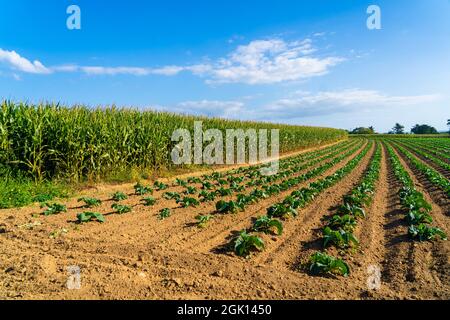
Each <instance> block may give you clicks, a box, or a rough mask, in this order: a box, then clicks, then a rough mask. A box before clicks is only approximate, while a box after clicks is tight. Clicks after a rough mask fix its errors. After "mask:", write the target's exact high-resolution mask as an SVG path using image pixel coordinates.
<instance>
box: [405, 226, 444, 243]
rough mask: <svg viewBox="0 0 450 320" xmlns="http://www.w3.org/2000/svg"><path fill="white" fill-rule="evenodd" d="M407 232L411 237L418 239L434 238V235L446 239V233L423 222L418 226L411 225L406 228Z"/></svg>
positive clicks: (427, 239)
mask: <svg viewBox="0 0 450 320" xmlns="http://www.w3.org/2000/svg"><path fill="white" fill-rule="evenodd" d="M408 233H409V235H410V236H411V238H413V239H418V240H419V241H429V240H434V239H436V237H440V238H441V239H442V240H447V235H446V234H445V232H444V231H442V230H441V229H439V228H435V227H430V226H427V225H425V224H423V223H421V224H419V225H418V226H415V225H412V226H410V227H409V228H408Z"/></svg>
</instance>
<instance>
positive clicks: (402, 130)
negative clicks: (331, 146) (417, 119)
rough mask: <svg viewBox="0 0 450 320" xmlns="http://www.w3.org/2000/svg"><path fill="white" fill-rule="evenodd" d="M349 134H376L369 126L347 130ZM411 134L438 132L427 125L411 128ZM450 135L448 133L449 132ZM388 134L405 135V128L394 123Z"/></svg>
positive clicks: (449, 122) (448, 121)
mask: <svg viewBox="0 0 450 320" xmlns="http://www.w3.org/2000/svg"><path fill="white" fill-rule="evenodd" d="M447 126H449V127H450V119H448V120H447ZM348 133H349V134H376V133H377V132H376V131H375V128H374V127H373V126H370V127H368V128H366V127H358V128H355V129H353V130H348ZM410 133H411V134H438V133H439V132H438V131H437V130H436V128H435V127H432V126H430V125H427V124H416V125H415V126H414V127H412V128H411V131H410ZM449 133H450V131H449ZM388 134H407V132H405V127H404V126H403V125H401V124H400V123H396V124H395V125H394V127H393V128H392V130H391V131H389V132H388Z"/></svg>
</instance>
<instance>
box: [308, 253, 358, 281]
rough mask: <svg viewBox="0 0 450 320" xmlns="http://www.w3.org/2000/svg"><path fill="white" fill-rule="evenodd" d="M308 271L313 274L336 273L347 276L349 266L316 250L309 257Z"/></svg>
mask: <svg viewBox="0 0 450 320" xmlns="http://www.w3.org/2000/svg"><path fill="white" fill-rule="evenodd" d="M309 271H310V272H311V273H312V274H313V275H323V274H338V275H342V276H344V277H347V276H348V275H349V274H350V268H349V266H348V265H347V264H346V263H345V262H344V261H343V260H341V259H337V258H335V257H332V256H330V255H327V254H326V253H322V252H316V253H314V254H313V255H312V256H311V257H310V258H309Z"/></svg>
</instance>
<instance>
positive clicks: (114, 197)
mask: <svg viewBox="0 0 450 320" xmlns="http://www.w3.org/2000/svg"><path fill="white" fill-rule="evenodd" d="M111 199H112V200H114V201H116V202H119V201H122V200H126V199H128V196H127V195H126V194H125V193H123V192H120V191H118V192H115V193H114V194H112V195H111Z"/></svg>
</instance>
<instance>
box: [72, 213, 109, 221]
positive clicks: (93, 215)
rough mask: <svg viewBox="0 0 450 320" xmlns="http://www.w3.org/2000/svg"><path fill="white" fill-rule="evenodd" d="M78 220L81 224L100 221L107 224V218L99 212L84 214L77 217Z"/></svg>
mask: <svg viewBox="0 0 450 320" xmlns="http://www.w3.org/2000/svg"><path fill="white" fill-rule="evenodd" d="M77 219H78V222H79V223H83V222H89V221H94V220H96V221H98V222H102V223H103V222H105V217H103V215H102V214H101V213H97V212H82V213H79V214H78V215H77Z"/></svg>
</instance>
